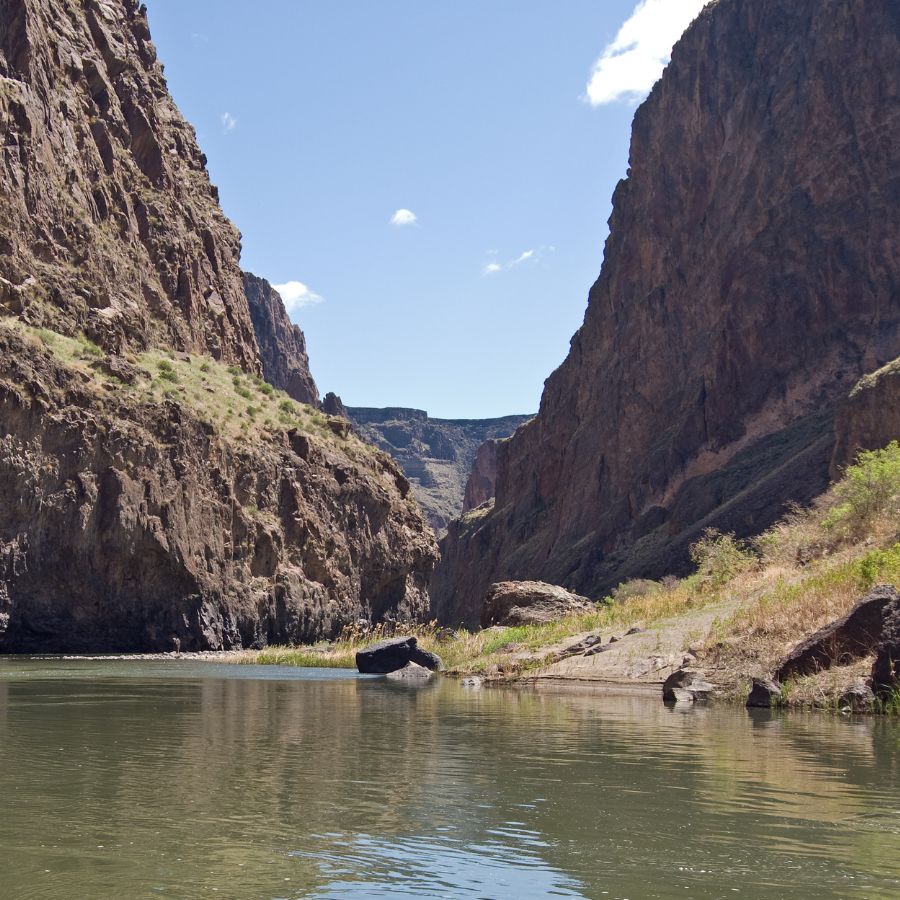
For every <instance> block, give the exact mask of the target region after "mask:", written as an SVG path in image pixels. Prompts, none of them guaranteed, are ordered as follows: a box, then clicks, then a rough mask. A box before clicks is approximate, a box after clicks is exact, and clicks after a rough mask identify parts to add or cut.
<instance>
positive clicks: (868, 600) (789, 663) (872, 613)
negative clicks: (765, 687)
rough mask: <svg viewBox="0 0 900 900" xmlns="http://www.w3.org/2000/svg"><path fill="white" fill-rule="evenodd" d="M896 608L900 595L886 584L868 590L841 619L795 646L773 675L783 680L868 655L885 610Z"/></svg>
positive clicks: (879, 633)
mask: <svg viewBox="0 0 900 900" xmlns="http://www.w3.org/2000/svg"><path fill="white" fill-rule="evenodd" d="M889 607H891V608H900V593H898V592H897V589H896V588H893V587H891V586H890V585H879V586H878V587H874V588H872V590H871V591H869V593H868V594H866V596H865V597H863V598H862V600H860V601H859V603H857V604H856V606H854V607H853V609H852V610H850V612H848V613H847V614H846V615H845V616H841V618H840V619H837V620H836V621H835V622H832V623H831V624H829V625H826V626H825V627H824V628H821V629H819V631H817V632H816V633H815V634H814V635H812V636H811V637H809V638H808V639H807V640H805V641H803V642H802V643H801V644H799V645H798V646H797V647H795V648H794V649H793V650H792V651H791V652H790V654H789V655H788V657H787V659H786V660H785V661H784V662H783V663H782V664H781V668H780V669H779V670H778V672H777V674H776V675H775V680H776V681H785V680H787V679H788V678H794V677H798V676H802V675H812V674H813V673H815V672H819V671H822V670H823V669H830V668H831V667H832V666H836V665H847V664H848V663H851V662H854V661H856V660H858V659H863V658H865V657H866V656H869V655H870V654H872V653H873V652H874V651H875V649H876V648H877V647H878V645H879V643H880V642H881V640H882V631H883V628H884V616H885V613H886V612H887V610H888V608H889Z"/></svg>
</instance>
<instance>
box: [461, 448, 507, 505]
mask: <svg viewBox="0 0 900 900" xmlns="http://www.w3.org/2000/svg"><path fill="white" fill-rule="evenodd" d="M497 444H498V441H496V440H490V441H485V442H484V443H483V444H482V445H481V446H480V447H479V448H478V450H477V452H476V453H475V460H474V461H473V463H472V470H471V471H470V472H469V480H468V481H467V482H466V491H465V494H464V495H463V508H462V511H463V512H464V513H467V512H469V510H472V509H475V508H476V507H478V506H481V504H482V503H487V502H488V500H492V499H493V497H494V494H495V492H496V490H497Z"/></svg>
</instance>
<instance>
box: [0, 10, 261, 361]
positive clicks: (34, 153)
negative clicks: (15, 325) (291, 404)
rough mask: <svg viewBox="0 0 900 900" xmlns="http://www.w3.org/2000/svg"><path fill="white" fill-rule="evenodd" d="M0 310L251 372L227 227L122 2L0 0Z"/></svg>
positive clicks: (152, 57) (140, 22)
mask: <svg viewBox="0 0 900 900" xmlns="http://www.w3.org/2000/svg"><path fill="white" fill-rule="evenodd" d="M0 133H2V135H3V165H2V166H0V197H2V202H0V279H2V280H0V308H5V309H6V310H8V311H10V312H13V313H16V314H18V315H21V316H22V317H24V318H27V320H28V321H30V322H32V323H34V324H36V325H41V326H45V327H47V328H53V329H55V330H57V331H64V332H67V333H74V332H76V331H82V332H85V333H86V334H88V335H89V336H90V337H91V338H92V339H93V340H95V341H96V342H97V343H99V344H101V345H102V346H104V347H107V348H109V349H112V350H116V351H119V352H121V351H122V350H124V349H125V348H129V347H131V348H142V347H146V346H149V345H152V344H160V343H165V344H168V345H170V346H173V347H176V348H178V349H180V350H189V351H191V352H198V353H209V354H211V355H212V356H214V357H216V358H218V359H224V360H227V361H228V362H234V363H238V364H240V365H241V366H242V367H244V368H245V369H247V370H248V371H258V366H259V362H258V358H257V353H256V342H255V340H254V337H253V329H252V327H251V324H250V316H249V313H248V310H247V302H246V300H245V298H244V292H243V285H242V280H241V272H240V269H239V267H238V258H239V256H240V235H239V234H238V232H237V229H235V228H234V226H233V225H232V224H231V223H230V222H229V221H228V220H227V219H226V218H225V216H224V215H223V214H222V211H221V209H220V208H219V204H218V195H217V191H216V189H215V188H214V187H213V186H212V185H211V184H210V181H209V176H208V175H207V172H206V165H205V164H206V158H205V157H204V155H203V154H202V153H201V152H200V149H199V147H198V146H197V141H196V137H195V135H194V130H193V128H192V127H191V126H190V125H189V124H188V123H187V122H185V120H184V119H183V118H182V116H181V114H180V113H179V112H178V109H177V108H176V106H175V104H174V102H173V101H172V99H171V97H170V96H169V93H168V90H167V88H166V82H165V78H164V77H163V73H162V67H161V66H160V64H159V63H158V62H157V59H156V51H155V49H154V47H153V44H152V43H151V41H150V33H149V30H148V27H147V19H146V15H145V12H144V9H143V7H140V8H138V5H137V3H134V2H132V0H84V2H80V3H73V2H70V0H0Z"/></svg>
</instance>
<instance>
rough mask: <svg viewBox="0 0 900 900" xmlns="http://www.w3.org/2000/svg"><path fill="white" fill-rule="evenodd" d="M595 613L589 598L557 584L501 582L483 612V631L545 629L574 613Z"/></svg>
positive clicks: (488, 596)
mask: <svg viewBox="0 0 900 900" xmlns="http://www.w3.org/2000/svg"><path fill="white" fill-rule="evenodd" d="M592 609H594V604H593V603H591V601H590V600H588V599H587V597H579V596H577V595H576V594H572V593H570V592H569V591H567V590H565V589H564V588H561V587H559V586H557V585H555V584H544V583H543V582H541V581H501V582H498V583H497V584H492V585H491V587H490V589H489V590H488V592H487V594H486V595H485V598H484V603H483V604H482V608H481V627H482V628H490V627H491V626H492V625H543V624H546V623H547V622H553V621H555V620H556V619H561V618H563V617H564V616H570V615H573V614H574V613H586V612H590V611H591V610H592Z"/></svg>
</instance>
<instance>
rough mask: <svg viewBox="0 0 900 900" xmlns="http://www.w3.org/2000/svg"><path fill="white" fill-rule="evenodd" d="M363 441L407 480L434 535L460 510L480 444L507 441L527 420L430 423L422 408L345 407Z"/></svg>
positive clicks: (469, 420)
mask: <svg viewBox="0 0 900 900" xmlns="http://www.w3.org/2000/svg"><path fill="white" fill-rule="evenodd" d="M346 415H347V416H348V417H349V419H350V421H351V422H353V426H354V428H355V429H356V431H357V433H358V434H359V435H360V437H362V438H363V439H364V440H366V441H368V442H369V443H371V444H374V445H375V446H376V447H379V448H381V449H382V450H384V451H385V452H386V453H389V454H390V455H391V456H392V457H393V458H394V459H395V460H396V461H397V462H398V463H399V464H400V466H401V468H402V469H403V471H404V473H405V475H406V477H407V478H408V479H409V480H410V482H411V483H412V487H413V492H414V493H415V495H416V498H417V499H418V501H419V503H420V504H421V506H422V509H423V511H424V512H425V515H426V517H427V518H428V521H429V522H430V523H431V526H432V528H434V530H435V532H436V533H438V534H440V533H441V532H443V531H444V529H445V528H446V527H447V523H448V522H449V521H450V520H451V519H453V518H454V517H456V516H458V515H459V514H460V512H462V510H463V500H464V496H465V492H466V485H467V481H468V478H469V473H470V471H471V469H472V464H473V463H474V461H475V456H476V453H477V452H478V448H479V447H480V446H481V444H482V443H483V442H484V441H487V440H492V439H497V438H505V437H508V436H509V435H511V434H512V433H513V432H514V431H515V430H516V429H517V428H518V427H519V426H520V425H522V424H524V423H525V422H527V421H528V420H529V419H530V418H531V417H530V416H502V417H501V418H498V419H433V418H431V417H430V416H429V415H428V413H427V412H425V411H424V410H421V409H405V408H403V407H386V408H384V409H374V408H369V407H361V406H356V407H353V406H351V407H347V409H346Z"/></svg>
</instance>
